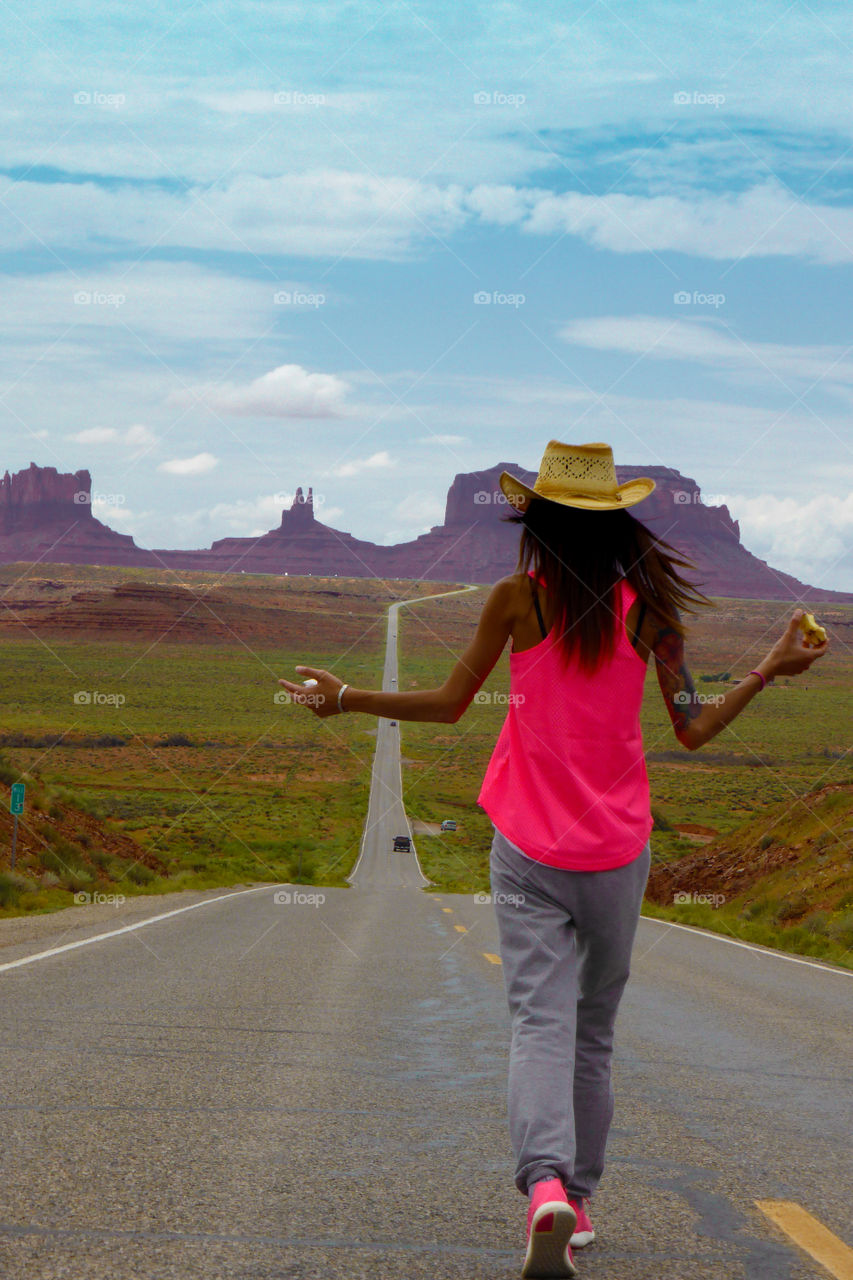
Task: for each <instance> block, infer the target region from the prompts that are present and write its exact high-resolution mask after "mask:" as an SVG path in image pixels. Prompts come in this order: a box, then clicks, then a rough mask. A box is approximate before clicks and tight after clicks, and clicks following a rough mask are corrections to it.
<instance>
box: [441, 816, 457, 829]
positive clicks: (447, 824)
mask: <svg viewBox="0 0 853 1280" xmlns="http://www.w3.org/2000/svg"><path fill="white" fill-rule="evenodd" d="M441 829H442V831H455V830H456V822H455V821H454V819H453V818H445V819H444V822H442V824H441Z"/></svg>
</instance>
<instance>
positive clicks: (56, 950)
mask: <svg viewBox="0 0 853 1280" xmlns="http://www.w3.org/2000/svg"><path fill="white" fill-rule="evenodd" d="M278 887H280V886H278V885H275V884H262V885H259V886H258V888H256V889H238V890H237V892H236V893H222V894H220V895H219V897H218V898H205V899H204V901H202V902H192V903H190V905H189V906H188V907H176V909H175V910H174V911H164V912H163V913H162V914H161V915H159V916H149V917H148V919H147V920H137V922H136V924H126V925H122V927H121V928H120V929H110V930H109V931H108V932H107V933H96V934H93V936H92V937H91V938H81V939H79V941H77V942H66V943H63V945H62V946H61V947H51V948H50V950H49V951H38V952H36V954H35V955H32V956H22V957H21V959H20V960H9V961H7V962H6V964H0V973H5V971H6V970H7V969H17V968H19V966H20V965H22V964H34V963H35V961H36V960H46V959H47V957H48V956H58V955H59V954H60V953H61V952H62V951H74V950H75V948H76V947H88V946H89V944H90V943H92V942H104V941H106V939H107V938H116V937H118V935H119V934H120V933H132V932H133V930H134V929H144V928H145V926H146V925H147V924H156V923H157V921H158V920H168V919H169V917H170V916H180V915H183V913H184V912H185V911H195V909H196V907H209V906H211V905H212V904H213V903H214V902H224V901H225V899H226V898H242V897H243V895H244V894H246V893H262V892H263V890H264V889H275V888H278Z"/></svg>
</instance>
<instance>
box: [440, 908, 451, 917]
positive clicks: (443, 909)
mask: <svg viewBox="0 0 853 1280" xmlns="http://www.w3.org/2000/svg"><path fill="white" fill-rule="evenodd" d="M441 909H442V911H444V912H446V913H447V915H449V916H452V915H453V908H452V907H442V908H441Z"/></svg>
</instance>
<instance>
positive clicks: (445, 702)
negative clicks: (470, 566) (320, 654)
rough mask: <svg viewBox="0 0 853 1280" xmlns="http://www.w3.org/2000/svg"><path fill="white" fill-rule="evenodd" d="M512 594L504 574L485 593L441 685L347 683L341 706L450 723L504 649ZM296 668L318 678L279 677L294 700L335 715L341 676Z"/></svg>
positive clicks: (510, 620) (317, 712) (322, 713)
mask: <svg viewBox="0 0 853 1280" xmlns="http://www.w3.org/2000/svg"><path fill="white" fill-rule="evenodd" d="M513 600H514V588H513V584H512V582H511V581H510V580H509V579H508V578H502V579H501V581H500V582H498V583H496V584H495V586H494V587H492V590H491V592H490V593H489V597H488V599H487V600H486V603H485V605H484V606H483V612H482V613H481V614H480V620H479V622H478V624H477V630H476V632H475V634H474V638H473V639H472V641H471V643H470V644H469V645H468V647H467V649H466V650H465V652H464V653H463V654H462V656H461V658H460V659H459V661H458V662H457V663H456V664H455V666H454V667H453V669H452V671H451V672H450V675H449V676H448V677H447V679H446V680H445V682H444V684H443V685H441V687H440V688H437V689H419V690H417V691H416V692H412V693H394V692H390V691H384V690H380V689H356V688H353V686H352V685H350V686H349V687H348V688H347V689H346V690H345V692H344V695H343V699H342V703H343V710H344V711H364V712H367V714H368V715H374V716H388V717H390V718H392V719H394V720H431V721H436V722H443V723H446V724H454V723H455V722H456V721H457V720H458V719H459V717H460V716H461V715H462V714H463V713H464V712H465V711H466V710H467V708H468V707H469V706H470V704H471V702H472V700H473V698H474V694H475V693H476V692H477V690H478V689H479V688H480V686H481V685H482V683H483V681H484V680H485V679H486V677H487V676H488V674H489V672H490V671H491V669H492V667H493V666H494V665H495V663H496V662H497V660H498V658H499V657H500V656H501V654H502V653H503V650H504V646H505V645H506V642H507V639H508V638H509V635H510V632H511V631H512V623H513ZM296 670H297V671H298V672H299V675H300V676H302V677H303V678H306V679H308V678H311V679H314V680H316V681H317V684H316V687H314V688H312V689H307V690H306V689H305V687H304V685H302V684H295V683H294V682H292V681H290V680H279V684H280V685H282V686H283V687H284V688H285V689H287V691H288V693H290V694H291V696H292V698H293V701H294V702H299V703H302V704H303V705H304V706H307V707H309V708H310V710H312V711H313V712H314V714H315V715H317V716H320V717H321V718H324V717H326V716H334V715H338V714H339V711H338V691H339V689H340V688H341V685H342V683H344V682H343V681H341V680H340V679H338V677H337V676H334V675H332V674H331V672H329V671H321V670H319V669H317V668H316V667H297V668H296Z"/></svg>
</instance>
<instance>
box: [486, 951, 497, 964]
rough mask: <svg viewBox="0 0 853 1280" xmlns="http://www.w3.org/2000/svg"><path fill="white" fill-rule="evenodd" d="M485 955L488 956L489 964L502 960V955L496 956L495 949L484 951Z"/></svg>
mask: <svg viewBox="0 0 853 1280" xmlns="http://www.w3.org/2000/svg"><path fill="white" fill-rule="evenodd" d="M483 955H484V956H485V957H486V959H487V960H488V962H489V964H500V962H501V958H500V956H496V955H495V954H494V952H493V951H484V952H483Z"/></svg>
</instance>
